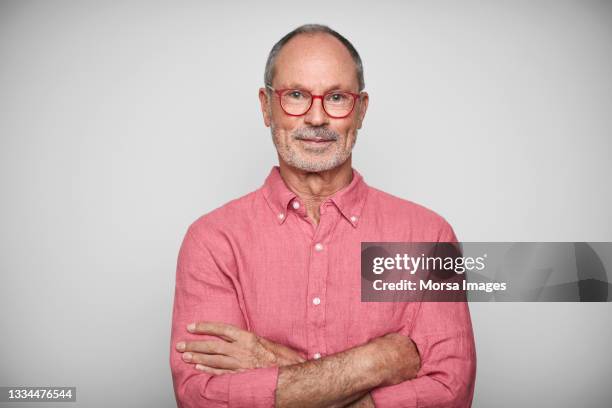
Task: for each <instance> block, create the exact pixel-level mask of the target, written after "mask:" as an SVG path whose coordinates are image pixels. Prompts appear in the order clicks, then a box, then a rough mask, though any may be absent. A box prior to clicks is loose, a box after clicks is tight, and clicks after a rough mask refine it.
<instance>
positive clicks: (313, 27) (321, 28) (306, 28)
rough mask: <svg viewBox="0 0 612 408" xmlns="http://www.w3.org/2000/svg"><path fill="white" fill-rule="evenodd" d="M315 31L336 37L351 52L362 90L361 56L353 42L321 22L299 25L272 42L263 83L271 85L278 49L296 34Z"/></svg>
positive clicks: (363, 84) (363, 81) (363, 82)
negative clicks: (275, 41) (274, 42)
mask: <svg viewBox="0 0 612 408" xmlns="http://www.w3.org/2000/svg"><path fill="white" fill-rule="evenodd" d="M316 33H324V34H329V35H331V36H333V37H335V38H337V39H338V40H339V41H340V42H341V43H342V45H344V46H345V47H346V49H347V50H348V52H349V53H350V54H351V57H352V58H353V61H354V62H355V68H356V70H357V81H358V82H359V91H360V92H361V91H363V89H364V88H365V80H364V79H363V64H362V62H361V57H360V56H359V53H358V52H357V50H356V49H355V47H353V44H351V42H350V41H349V40H347V39H346V38H344V37H343V36H342V35H340V34H339V33H338V32H337V31H334V30H332V29H331V28H329V27H328V26H326V25H322V24H304V25H301V26H299V27H298V28H296V29H295V30H293V31H291V32H290V33H289V34H287V35H285V36H284V37H283V38H281V39H280V40H279V41H278V42H277V43H276V44H274V47H272V50H271V51H270V54H269V55H268V61H267V62H266V71H265V73H264V83H265V84H266V85H267V86H272V79H273V78H274V73H275V72H274V65H275V64H276V58H277V57H278V53H279V52H280V50H281V49H282V48H283V47H284V46H285V44H287V43H288V42H289V40H291V39H292V38H293V37H295V36H296V35H298V34H316Z"/></svg>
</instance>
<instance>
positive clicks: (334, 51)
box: [274, 33, 359, 92]
mask: <svg viewBox="0 0 612 408" xmlns="http://www.w3.org/2000/svg"><path fill="white" fill-rule="evenodd" d="M274 84H275V87H294V86H298V85H300V86H302V87H306V88H308V89H311V90H313V91H315V92H323V91H325V90H328V89H329V88H333V87H340V88H342V89H346V90H355V91H356V90H357V89H358V87H359V82H358V80H357V69H356V67H355V62H354V61H353V58H352V57H351V54H350V53H349V51H348V50H347V49H346V47H345V46H344V45H343V44H342V43H341V42H340V41H339V40H338V39H337V38H335V37H333V36H331V35H329V34H326V33H316V34H299V35H297V36H295V37H293V38H292V39H291V40H289V42H287V44H285V46H284V47H283V48H282V49H281V51H280V52H279V53H278V56H277V58H276V63H275V66H274Z"/></svg>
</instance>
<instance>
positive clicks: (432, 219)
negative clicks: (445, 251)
mask: <svg viewBox="0 0 612 408" xmlns="http://www.w3.org/2000/svg"><path fill="white" fill-rule="evenodd" d="M367 207H368V211H369V212H371V213H373V214H374V216H375V217H376V218H378V219H379V220H381V222H383V223H384V224H385V225H388V226H390V227H389V228H391V229H393V228H395V229H396V230H398V231H406V232H409V233H410V235H411V239H413V240H422V241H453V240H456V237H455V233H454V231H453V228H452V227H451V225H450V223H449V222H448V221H447V220H446V218H444V217H443V216H442V215H440V214H438V213H437V212H436V211H434V210H432V209H430V208H427V207H425V206H423V205H421V204H418V203H416V202H414V201H410V200H407V199H404V198H400V197H397V196H394V195H392V194H389V193H387V192H385V191H382V190H379V189H377V188H375V187H371V186H369V191H368V199H367Z"/></svg>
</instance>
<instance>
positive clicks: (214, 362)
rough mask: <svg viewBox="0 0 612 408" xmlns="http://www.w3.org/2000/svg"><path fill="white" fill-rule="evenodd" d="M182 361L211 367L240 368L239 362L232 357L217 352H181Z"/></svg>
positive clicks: (222, 368)
mask: <svg viewBox="0 0 612 408" xmlns="http://www.w3.org/2000/svg"><path fill="white" fill-rule="evenodd" d="M183 361H185V362H186V363H191V364H196V365H197V364H199V365H204V366H207V367H209V368H213V369H221V370H230V371H233V370H236V369H239V368H241V367H240V363H239V362H238V360H236V359H235V358H233V357H228V356H222V355H219V354H201V353H192V352H186V353H183Z"/></svg>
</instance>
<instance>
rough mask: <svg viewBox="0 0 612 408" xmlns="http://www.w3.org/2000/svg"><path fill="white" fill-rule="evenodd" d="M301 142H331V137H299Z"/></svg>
mask: <svg viewBox="0 0 612 408" xmlns="http://www.w3.org/2000/svg"><path fill="white" fill-rule="evenodd" d="M300 140H301V141H303V142H312V143H327V142H332V141H333V140H332V139H323V138H322V137H315V138H304V139H300Z"/></svg>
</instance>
